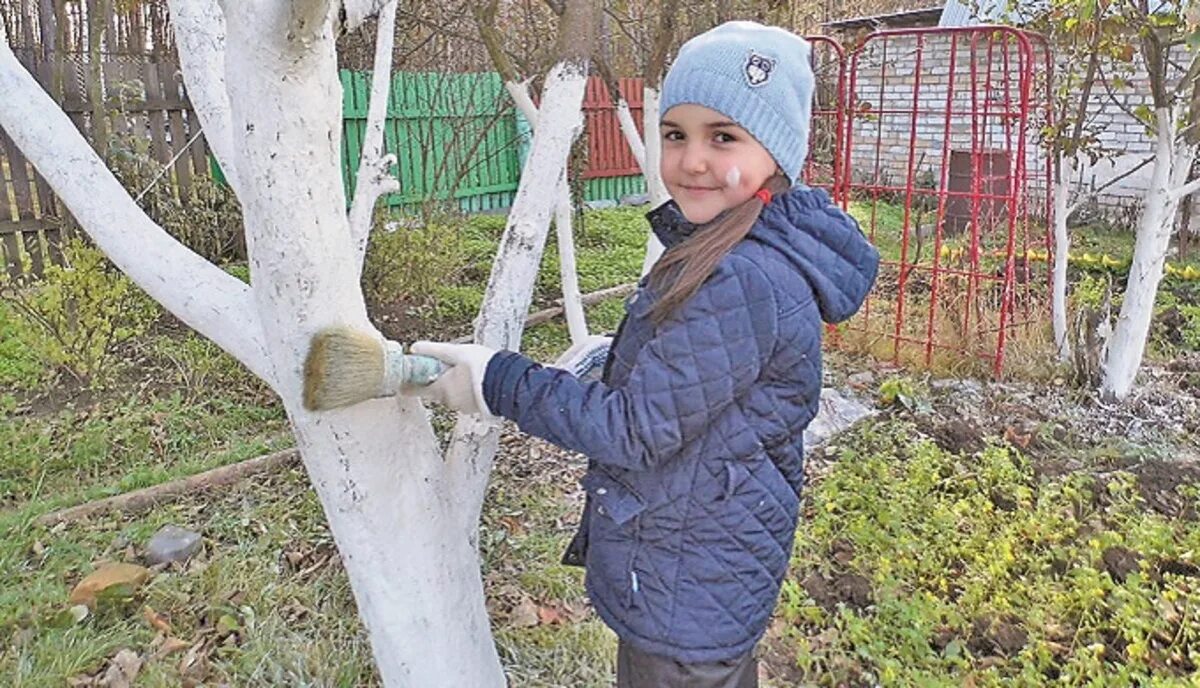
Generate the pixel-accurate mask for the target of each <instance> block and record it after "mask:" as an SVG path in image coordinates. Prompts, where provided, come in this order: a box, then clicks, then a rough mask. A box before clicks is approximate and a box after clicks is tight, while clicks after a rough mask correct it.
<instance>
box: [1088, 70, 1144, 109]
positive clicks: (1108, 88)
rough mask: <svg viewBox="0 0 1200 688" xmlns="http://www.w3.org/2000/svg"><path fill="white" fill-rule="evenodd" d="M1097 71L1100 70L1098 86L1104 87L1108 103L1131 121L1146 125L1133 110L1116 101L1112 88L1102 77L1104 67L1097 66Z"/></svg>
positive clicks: (1106, 79) (1105, 78)
mask: <svg viewBox="0 0 1200 688" xmlns="http://www.w3.org/2000/svg"><path fill="white" fill-rule="evenodd" d="M1097 69H1099V70H1100V85H1102V86H1104V91H1105V93H1107V94H1108V99H1109V101H1111V102H1112V104H1113V105H1116V106H1117V107H1118V108H1120V110H1121V111H1122V112H1124V113H1125V114H1127V115H1129V116H1130V117H1131V118H1133V121H1135V122H1141V123H1142V124H1146V123H1145V122H1142V118H1141V117H1138V116H1137V114H1136V113H1134V111H1133V110H1130V109H1129V106H1128V105H1126V104H1125V103H1123V102H1121V101H1120V100H1118V99H1117V94H1116V93H1113V90H1112V86H1111V85H1109V83H1108V78H1107V77H1105V76H1104V65H1097Z"/></svg>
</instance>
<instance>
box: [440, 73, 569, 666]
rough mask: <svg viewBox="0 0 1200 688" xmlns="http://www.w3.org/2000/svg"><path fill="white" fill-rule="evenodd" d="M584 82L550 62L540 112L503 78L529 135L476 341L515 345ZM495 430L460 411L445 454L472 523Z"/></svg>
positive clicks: (452, 485)
mask: <svg viewBox="0 0 1200 688" xmlns="http://www.w3.org/2000/svg"><path fill="white" fill-rule="evenodd" d="M586 85H587V69H586V66H585V65H581V64H579V63H576V62H569V61H567V62H560V63H558V64H556V65H555V66H554V68H553V69H551V70H550V73H549V75H548V76H547V77H546V85H545V88H544V89H543V91H542V107H541V110H540V111H539V110H538V109H536V108H535V107H534V106H533V101H532V99H531V98H530V97H529V92H528V89H527V87H526V86H525V84H517V83H512V82H506V83H505V88H507V89H508V92H509V94H510V95H511V96H512V98H513V101H514V102H516V103H517V107H518V108H521V111H522V113H523V114H524V115H525V118H526V119H527V120H529V123H530V126H531V127H533V130H534V135H533V143H532V145H531V147H530V152H529V159H528V160H527V161H526V162H525V168H524V170H523V171H522V173H521V180H520V183H519V185H518V187H517V195H516V198H515V200H514V201H513V206H512V208H511V209H510V210H509V214H508V222H507V226H506V227H505V230H504V235H503V237H502V238H501V240H500V249H499V251H498V252H497V255H496V259H495V262H494V263H493V264H492V274H491V276H490V277H489V279H488V285H487V289H486V291H485V292H484V297H483V305H482V307H481V308H480V311H479V317H478V318H477V319H476V321H475V341H476V342H479V343H481V344H485V345H487V346H491V347H495V348H506V349H511V350H514V351H515V350H517V349H519V348H520V343H521V333H522V331H523V330H524V327H525V316H526V314H527V313H528V310H529V303H530V301H531V300H532V297H533V285H534V282H535V281H536V279H537V271H538V266H539V264H540V263H541V258H542V249H543V247H544V245H545V241H546V234H547V232H548V230H549V227H550V216H551V214H552V213H553V212H554V211H555V209H556V208H557V207H558V204H559V203H560V201H561V199H562V198H563V194H562V193H560V189H559V185H560V183H561V180H562V179H563V175H564V173H565V170H566V164H567V157H568V156H569V155H570V152H571V144H572V142H574V140H575V138H576V137H577V136H578V135H579V132H580V131H581V130H582V129H583V116H582V111H581V107H580V106H581V105H582V103H583V93H584V90H585V87H586ZM499 430H500V426H499V424H498V423H496V422H495V421H484V420H481V419H480V418H478V417H476V416H465V415H460V416H459V418H458V422H457V424H456V425H455V426H454V433H453V437H452V438H451V441H450V447H449V449H448V450H447V452H446V470H447V472H448V473H449V476H448V478H447V489H448V491H449V492H450V493H451V494H456V495H459V497H460V499H459V502H460V504H461V505H463V508H461V509H460V517H461V518H462V523H463V524H465V525H469V526H470V527H471V528H474V527H475V526H476V524H477V523H478V521H479V511H480V507H481V506H482V504H483V495H484V490H485V489H486V487H487V476H488V473H489V472H490V471H491V467H492V463H493V460H494V458H495V455H496V448H497V446H498V445H499V440H500V431H499ZM463 685H466V684H463Z"/></svg>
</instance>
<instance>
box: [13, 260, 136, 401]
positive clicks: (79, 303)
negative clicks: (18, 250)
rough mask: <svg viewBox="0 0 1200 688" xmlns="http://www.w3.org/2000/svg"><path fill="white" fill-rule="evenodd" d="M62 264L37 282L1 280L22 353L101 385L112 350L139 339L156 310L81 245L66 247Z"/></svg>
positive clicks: (110, 267)
mask: <svg viewBox="0 0 1200 688" xmlns="http://www.w3.org/2000/svg"><path fill="white" fill-rule="evenodd" d="M63 260H64V264H63V265H61V266H59V265H50V266H47V267H46V271H45V273H46V274H45V276H44V277H43V278H42V279H40V280H31V279H22V280H9V279H6V280H5V281H4V283H3V294H4V297H5V299H6V300H7V301H8V302H9V303H10V304H11V306H12V310H13V312H14V313H15V314H16V316H17V321H18V328H19V333H20V334H19V336H20V339H21V341H22V344H23V345H24V346H25V347H27V348H28V349H29V350H31V351H32V352H34V353H35V354H36V356H37V357H38V359H40V360H42V361H45V362H47V363H50V364H51V365H54V366H57V367H60V368H61V369H62V370H65V371H66V372H68V373H70V374H71V375H72V376H73V377H75V378H76V379H78V380H80V381H83V382H88V383H92V384H100V383H103V382H105V381H107V380H108V379H109V378H110V377H111V374H112V373H113V372H114V371H113V370H112V369H111V368H110V366H109V363H110V362H111V360H112V354H113V352H114V350H115V349H116V347H117V346H118V345H120V344H121V343H122V342H125V341H128V340H130V339H134V338H137V337H141V336H142V335H144V334H145V333H146V330H147V329H148V328H149V327H150V325H151V324H152V323H153V322H154V321H155V320H156V319H157V318H158V317H159V314H160V310H159V308H158V306H157V305H156V304H155V303H154V302H153V301H151V300H150V299H149V297H147V296H146V295H145V293H143V292H142V291H141V290H140V289H138V288H137V287H136V286H135V285H134V284H133V282H131V281H130V280H129V279H128V278H126V277H125V276H124V275H122V274H120V273H119V272H118V271H117V270H116V268H115V267H113V265H112V264H111V263H109V262H108V260H107V259H106V258H105V257H104V255H103V254H101V253H100V251H98V250H97V249H95V248H93V247H91V246H88V245H87V244H85V243H84V242H83V241H82V240H80V239H77V238H76V239H70V240H68V241H67V242H66V244H65V246H64V247H63Z"/></svg>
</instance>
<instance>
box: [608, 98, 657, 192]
mask: <svg viewBox="0 0 1200 688" xmlns="http://www.w3.org/2000/svg"><path fill="white" fill-rule="evenodd" d="M617 121H618V122H620V123H621V133H622V134H624V135H625V143H627V144H629V150H630V152H632V153H633V159H634V160H636V161H637V164H638V167H640V168H641V170H642V174H645V173H646V146H645V144H643V143H642V135H641V134H639V133H638V130H637V124H636V123H635V122H634V121H633V111H632V110H630V109H629V102H628V101H626V100H625V99H624V98H621V99H620V100H618V101H617ZM650 133H651V134H657V133H658V131H657V130H655V131H653V132H650Z"/></svg>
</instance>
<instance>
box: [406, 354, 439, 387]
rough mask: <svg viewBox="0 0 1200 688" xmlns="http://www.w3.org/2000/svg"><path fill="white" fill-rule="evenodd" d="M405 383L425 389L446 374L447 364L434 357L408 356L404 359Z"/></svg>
mask: <svg viewBox="0 0 1200 688" xmlns="http://www.w3.org/2000/svg"><path fill="white" fill-rule="evenodd" d="M404 363H405V366H404V367H405V371H404V372H405V375H404V378H405V379H404V382H405V384H409V385H417V386H419V387H424V386H426V385H429V384H432V383H433V382H434V381H435V380H437V379H438V378H439V377H441V375H442V373H444V372H446V364H444V363H442V362H441V361H439V360H438V359H436V358H433V357H432V356H417V355H416V354H408V355H406V356H405V357H404Z"/></svg>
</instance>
